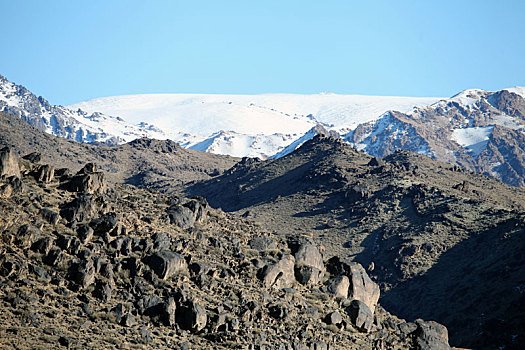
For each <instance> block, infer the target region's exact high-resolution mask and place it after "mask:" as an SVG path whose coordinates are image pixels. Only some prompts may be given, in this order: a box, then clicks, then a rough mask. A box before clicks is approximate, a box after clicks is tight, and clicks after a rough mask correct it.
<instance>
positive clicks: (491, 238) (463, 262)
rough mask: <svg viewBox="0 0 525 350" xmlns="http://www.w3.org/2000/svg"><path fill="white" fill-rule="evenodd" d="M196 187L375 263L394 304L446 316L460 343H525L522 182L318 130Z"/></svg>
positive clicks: (245, 212)
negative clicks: (364, 147) (294, 146)
mask: <svg viewBox="0 0 525 350" xmlns="http://www.w3.org/2000/svg"><path fill="white" fill-rule="evenodd" d="M188 192H189V193H191V194H194V195H197V194H198V195H202V196H205V197H206V198H207V199H208V201H209V202H210V204H211V205H212V206H213V207H220V208H222V209H224V210H225V211H229V212H234V213H237V214H238V215H242V216H244V217H246V218H248V219H251V220H253V221H254V222H256V223H258V224H259V225H261V227H263V228H265V229H267V230H269V231H272V232H274V233H276V234H280V233H283V232H284V233H288V234H297V233H301V232H310V233H311V234H312V235H313V237H314V238H315V239H318V240H319V241H322V242H323V245H324V246H325V249H326V254H327V256H339V257H345V258H348V259H351V260H353V261H356V262H359V263H361V264H362V265H363V266H365V267H367V269H368V271H369V273H370V275H371V277H372V279H373V280H375V281H376V282H378V283H379V285H380V287H381V290H382V297H381V302H382V303H383V304H384V305H386V306H388V309H389V310H393V311H395V313H396V314H399V315H401V316H402V317H405V318H408V319H411V320H414V319H416V318H417V317H421V316H420V315H423V317H424V318H427V319H434V320H437V321H438V322H441V323H443V324H445V325H446V326H447V327H448V329H449V334H450V339H451V343H452V344H453V345H456V346H461V347H470V348H487V349H494V348H501V347H504V348H505V349H517V348H519V345H520V344H523V343H524V342H525V338H524V336H525V334H524V332H523V330H524V329H525V327H524V318H523V315H524V314H525V309H524V307H525V303H524V287H525V267H524V266H525V260H524V257H525V245H524V242H525V240H523V239H522V238H523V234H524V233H525V224H524V223H525V190H523V189H519V188H515V187H511V186H508V185H505V184H502V183H501V182H499V181H497V180H494V179H491V178H489V177H487V176H483V175H476V174H474V173H471V172H468V171H465V170H464V169H463V168H462V167H460V166H457V165H450V164H446V163H442V162H438V161H435V160H432V159H430V158H428V157H426V156H423V155H420V154H416V153H412V152H405V151H403V152H396V153H393V154H392V155H389V156H387V157H385V158H384V159H379V158H375V157H372V156H369V155H367V154H365V153H363V152H359V151H356V150H355V149H353V148H351V147H350V146H348V145H346V144H344V143H343V142H342V141H341V140H340V139H335V138H327V137H324V138H323V137H315V138H314V139H313V140H311V141H308V142H306V143H305V144H304V145H303V146H302V147H301V148H299V149H298V150H297V151H295V152H293V153H291V154H289V155H287V156H285V157H283V158H281V159H276V160H271V161H256V160H253V159H244V160H243V161H242V162H241V163H239V164H237V165H236V166H235V167H234V168H232V169H231V170H229V171H227V172H225V173H224V174H223V175H222V176H219V177H217V178H215V179H211V180H209V181H207V182H204V183H198V184H195V185H193V186H191V187H190V188H189V189H188Z"/></svg>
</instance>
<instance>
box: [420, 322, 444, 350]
mask: <svg viewBox="0 0 525 350" xmlns="http://www.w3.org/2000/svg"><path fill="white" fill-rule="evenodd" d="M415 323H416V325H417V329H416V330H415V331H414V335H415V336H416V348H417V349H420V350H449V349H450V346H449V345H448V331H447V328H446V327H445V326H443V325H442V324H439V323H437V322H434V321H426V322H425V321H423V320H416V322H415Z"/></svg>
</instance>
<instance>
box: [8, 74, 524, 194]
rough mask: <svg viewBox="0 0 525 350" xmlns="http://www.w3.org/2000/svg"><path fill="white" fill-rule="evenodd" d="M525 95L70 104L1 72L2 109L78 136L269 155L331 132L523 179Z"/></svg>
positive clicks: (512, 180)
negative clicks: (38, 93)
mask: <svg viewBox="0 0 525 350" xmlns="http://www.w3.org/2000/svg"><path fill="white" fill-rule="evenodd" d="M524 96H525V88H520V87H515V88H510V89H505V90H500V91H497V92H489V91H484V90H477V89H470V90H465V91H463V92H461V93H459V94H457V95H455V96H453V97H451V98H412V97H384V96H383V97H382V96H359V95H336V94H330V93H322V94H317V95H294V94H263V95H188V94H155V95H129V96H115V97H105V98H99V99H94V100H89V101H85V102H81V103H77V104H74V105H71V106H68V107H62V106H52V105H50V104H49V103H48V102H47V101H46V100H45V99H44V98H42V97H36V96H35V95H34V94H32V93H31V92H30V91H28V90H27V89H25V88H24V87H22V86H19V85H16V84H14V83H11V82H9V81H8V80H7V79H5V78H4V77H1V76H0V110H2V111H4V112H6V113H8V114H14V115H18V116H19V117H21V118H23V119H24V120H26V121H27V122H29V123H30V124H31V125H33V126H35V127H37V128H39V129H40V130H43V131H46V132H48V133H51V134H54V135H57V136H60V137H64V138H67V139H71V140H75V141H78V142H85V143H94V144H106V145H115V144H120V143H124V142H129V141H131V140H133V139H136V138H140V137H149V138H155V139H170V140H173V141H175V142H177V143H179V144H180V145H181V146H182V147H185V148H189V149H194V150H199V151H205V152H211V153H216V154H227V155H232V156H236V157H244V156H248V157H258V158H261V159H266V158H279V157H282V156H284V155H286V154H289V153H290V152H292V151H293V150H294V149H296V148H297V147H299V146H300V145H301V144H302V143H304V142H305V141H307V140H309V139H311V138H312V137H313V136H315V135H316V134H319V133H323V134H328V133H329V134H331V135H332V136H337V137H339V136H340V137H341V138H342V139H343V140H344V141H346V142H348V143H349V144H350V145H352V146H353V147H355V148H357V149H359V150H363V151H365V152H367V153H369V154H371V155H374V156H379V157H383V156H386V155H389V154H392V153H393V152H394V151H395V150H397V149H403V150H410V151H414V152H418V153H421V154H425V155H427V156H429V157H431V158H434V159H438V160H441V161H445V162H448V163H451V164H456V165H459V166H462V167H465V168H467V169H469V170H472V171H476V172H480V173H485V174H488V175H490V176H493V177H495V178H498V179H500V180H502V181H503V182H505V183H508V184H511V185H515V186H524V185H525V135H524V134H523V132H522V128H523V125H524V124H525V100H524ZM131 122H133V123H136V124H132V123H131Z"/></svg>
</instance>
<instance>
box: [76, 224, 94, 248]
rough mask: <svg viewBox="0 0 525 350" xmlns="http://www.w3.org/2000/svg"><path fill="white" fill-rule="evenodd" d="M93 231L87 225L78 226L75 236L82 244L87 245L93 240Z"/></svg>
mask: <svg viewBox="0 0 525 350" xmlns="http://www.w3.org/2000/svg"><path fill="white" fill-rule="evenodd" d="M94 232H95V231H94V230H93V229H92V228H91V226H89V225H79V226H77V236H78V239H79V240H80V242H81V243H82V244H87V243H89V242H90V241H91V239H92V238H93V233H94Z"/></svg>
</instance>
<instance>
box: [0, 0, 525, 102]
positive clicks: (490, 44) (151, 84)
mask: <svg viewBox="0 0 525 350" xmlns="http://www.w3.org/2000/svg"><path fill="white" fill-rule="evenodd" d="M0 13H1V14H2V26H1V28H2V29H1V30H2V48H3V50H2V54H0V74H2V75H4V76H6V77H7V78H8V79H9V80H11V81H14V82H16V83H19V84H22V85H25V86H26V87H27V88H28V89H30V90H32V91H33V92H35V93H36V94H38V95H42V96H44V97H45V98H47V99H48V100H49V101H50V102H51V103H53V104H70V103H73V102H78V101H82V100H86V99H89V98H95V97H102V96H111V95H123V94H135V93H232V94H233V93H235V94H251V93H266V92H289V93H318V92H323V91H329V92H335V93H339V94H367V95H401V96H450V95H453V94H455V93H457V92H459V91H461V90H463V89H466V88H482V89H487V90H497V89H502V88H505V87H512V86H515V85H520V86H523V85H525V39H524V38H525V21H524V20H523V19H524V14H525V1H522V0H516V1H512V0H508V1H505V0H501V1H499V2H498V1H493V0H492V1H485V0H478V1H469V0H463V1H461V0H455V1H447V0H440V1H431V0H413V1H393V0H389V1H387V0H385V1H379V0H367V1H365V0H361V1H351V0H346V1H331V0H325V1H319V0H315V1H310V0H301V1H296V0H288V1H287V0H281V1H272V0H265V1H247V0H244V1H229V0H221V1H199V0H193V1H154V0H148V1H144V0H141V1H132V0H127V1H111V0H105V1H96V0H91V1H70V0H67V1H53V0H47V1H40V0H37V1H29V0H24V1H13V0H0Z"/></svg>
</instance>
